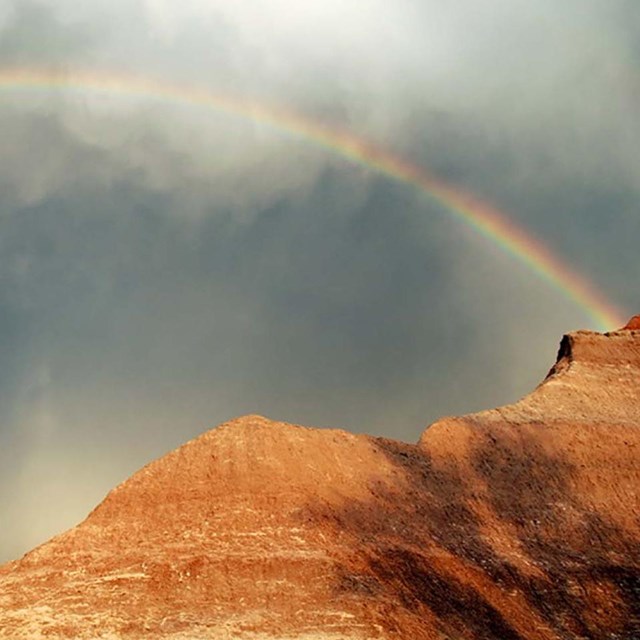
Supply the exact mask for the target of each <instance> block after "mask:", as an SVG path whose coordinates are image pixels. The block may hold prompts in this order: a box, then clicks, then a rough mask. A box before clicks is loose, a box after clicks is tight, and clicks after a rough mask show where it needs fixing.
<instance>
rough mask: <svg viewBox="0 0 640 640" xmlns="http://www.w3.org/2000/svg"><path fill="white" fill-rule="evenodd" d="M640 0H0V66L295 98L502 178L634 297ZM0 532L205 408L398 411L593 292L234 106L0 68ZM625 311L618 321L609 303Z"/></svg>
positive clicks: (9, 545)
mask: <svg viewBox="0 0 640 640" xmlns="http://www.w3.org/2000/svg"><path fill="white" fill-rule="evenodd" d="M639 16H640V12H639V11H638V8H637V6H636V3H634V2H631V1H622V0H620V1H618V0H608V1H607V2H603V1H601V0H565V1H564V2H562V3H561V4H558V3H557V2H551V1H550V0H538V1H537V2H534V3H532V2H530V1H528V0H527V1H525V0H516V1H514V0H509V1H508V2H507V1H506V0H485V1H483V2H475V1H472V0H457V1H450V2H442V1H439V2H435V1H431V0H396V1H394V2H388V1H387V0H384V1H383V0H367V1H366V2H365V1H364V0H322V1H315V0H313V1H311V0H305V1H304V2H293V1H292V0H236V1H235V2H216V1H211V0H182V1H181V2H180V3H176V2H173V1H170V0H146V1H142V0H137V1H132V0H126V1H124V0H108V1H107V0H86V1H85V2H82V3H78V2H77V0H56V1H55V2H53V1H51V2H45V1H41V2H36V1H30V0H27V1H24V0H15V1H14V2H9V1H7V0H0V67H1V68H2V69H11V68H32V69H56V70H68V71H70V72H72V71H73V70H77V69H82V70H84V71H86V70H92V69H95V70H103V71H104V70H108V71H112V72H115V73H117V72H127V73H131V74H135V75H141V76H149V77H152V78H156V79H161V80H167V81H172V82H180V83H184V84H193V85H194V86H198V87H205V88H209V89H210V90H212V91H215V92H217V93H222V94H228V95H233V96H238V97H242V98H245V99H249V100H255V101H257V102H261V103H265V104H271V105H281V106H285V107H287V108H289V109H291V110H293V111H298V112H300V113H302V114H305V115H306V116H308V117H310V118H312V119H316V120H318V121H319V122H321V123H324V124H325V125H327V126H336V127H339V128H341V129H347V130H350V131H352V132H353V133H354V134H356V135H359V136H362V137H363V138H365V139H368V140H371V141H372V142H375V143H376V144H378V145H379V146H382V147H384V148H387V149H389V150H391V151H393V152H394V153H396V154H398V155H400V156H403V157H405V158H407V159H409V160H412V161H414V162H416V163H418V164H420V165H422V166H424V167H425V168H427V169H429V170H430V171H432V172H434V173H436V174H437V175H439V176H440V177H441V178H442V179H444V180H446V181H448V182H450V183H451V184H453V185H458V186H460V187H462V188H464V189H467V190H470V191H472V192H473V193H475V194H477V195H478V196H479V197H481V198H484V199H486V200H488V201H489V202H492V203H494V204H495V205H496V206H498V207H499V208H501V209H502V210H503V211H505V212H506V213H507V214H508V215H509V216H510V217H511V218H512V219H513V220H514V221H516V222H517V223H519V224H521V225H522V226H524V227H525V228H527V229H529V230H531V232H532V233H534V234H535V235H536V236H537V237H538V238H540V239H541V240H543V241H544V243H545V244H546V245H547V246H548V247H549V248H550V249H551V250H553V251H554V252H556V253H558V254H559V255H562V256H563V258H564V260H565V261H566V262H567V263H568V264H570V265H571V266H572V267H573V268H574V270H575V271H577V272H579V273H581V274H583V275H584V276H585V277H586V278H587V279H589V280H591V281H592V282H593V283H594V284H595V286H596V287H597V288H599V289H600V290H601V291H602V292H603V293H604V294H605V295H606V296H607V297H608V298H609V299H610V300H611V302H612V303H614V304H616V305H617V306H618V307H620V308H621V309H622V310H623V311H624V312H625V313H627V312H628V313H629V314H631V313H632V312H634V311H635V312H637V311H638V309H639V308H640V300H639V299H638V289H637V246H638V240H639V239H640V215H639V213H638V203H639V201H640V198H639V196H640V154H639V153H638V148H639V142H640V141H639V137H640V136H639V133H640V119H639V118H638V117H637V114H638V107H639V104H638V103H639V100H640V77H639V75H638V71H637V69H638V68H639V65H638V63H639V62H640V46H639V45H638V43H639V42H640V18H639ZM0 150H1V151H2V161H1V162H0V274H1V280H0V353H1V355H2V367H1V368H0V399H1V400H2V402H1V404H0V420H1V422H0V522H2V527H0V561H1V560H7V559H10V558H13V557H16V556H18V555H19V554H21V553H22V552H24V551H26V550H27V549H29V548H30V547H32V546H33V545H35V544H37V543H39V542H42V541H44V540H45V539H46V538H47V537H49V536H51V535H53V534H54V533H57V532H59V531H61V530H63V529H64V528H66V527H69V526H72V525H73V524H75V523H76V522H77V521H79V520H80V519H82V518H83V517H84V515H85V514H86V513H87V512H88V511H89V510H90V509H91V508H92V507H93V506H94V505H95V504H96V503H97V502H98V501H99V500H100V499H101V498H102V497H103V495H104V494H105V493H106V491H108V490H109V489H110V488H111V487H112V486H113V485H114V484H116V483H117V482H119V481H121V480H123V479H124V478H126V477H127V476H128V475H129V474H131V473H132V472H133V471H135V470H136V469H137V468H139V467H140V466H141V465H143V464H144V463H146V462H148V461H149V460H150V459H152V458H154V457H156V456H159V455H161V454H163V453H164V452H166V451H167V450H169V449H172V448H173V447H175V446H177V445H179V444H181V443H182V442H184V441H185V440H187V439H189V438H191V437H193V436H195V435H197V434H198V433H200V432H202V431H204V430H205V429H207V428H210V427H212V426H214V425H216V424H218V423H219V422H221V421H223V420H225V419H228V418H231V417H233V416H236V415H240V414H247V413H262V414H265V415H267V416H269V417H272V418H277V419H284V420H289V421H294V422H300V423H303V424H308V425H318V426H338V427H344V428H347V429H351V430H354V431H364V432H368V433H373V434H384V435H387V436H390V437H395V438H401V439H405V440H409V441H413V440H416V439H417V438H418V436H419V434H420V432H421V431H422V429H423V428H424V427H425V426H426V425H427V424H429V423H430V422H432V421H433V420H435V419H436V418H438V417H439V416H442V415H445V414H450V413H456V414H460V413H464V412H468V411H473V410H479V409H482V408H488V407H491V406H495V405H497V404H500V403H506V402H510V401H513V400H515V399H517V398H518V397H520V396H521V395H523V394H525V393H526V392H528V391H529V390H530V389H531V388H532V387H533V386H534V385H535V384H537V382H539V380H540V379H541V378H542V377H543V376H544V375H545V373H546V371H547V370H548V368H549V367H550V365H551V364H552V363H553V359H554V356H555V352H556V347H557V343H558V341H559V339H560V337H561V335H562V333H563V332H566V331H569V330H573V329H577V328H595V322H594V319H593V318H592V317H590V316H589V315H588V313H586V311H585V310H584V309H581V308H579V307H577V306H576V305H575V303H572V302H571V301H570V300H568V299H566V298H564V297H563V296H562V295H561V294H559V293H558V292H557V291H556V290H554V289H552V288H550V287H549V285H548V284H546V283H544V282H543V281H541V280H540V279H539V278H538V277H537V276H536V275H535V274H533V273H531V272H530V271H528V270H527V268H526V267H524V266H522V265H520V264H519V263H517V262H515V261H514V260H513V258H511V257H509V256H507V255H505V254H503V253H501V251H500V250H499V249H498V248H496V247H495V246H492V245H491V244H490V243H488V242H487V241H486V240H484V239H482V238H480V237H478V236H477V235H476V234H475V233H474V232H473V231H472V230H471V229H469V228H467V227H464V226H462V225H461V224H460V223H459V222H456V221H455V220H454V219H453V218H452V217H451V216H449V215H447V212H446V211H444V210H443V209H442V208H441V207H440V206H438V205H437V204H436V203H434V202H431V201H429V200H428V199H427V198H425V197H424V196H423V195H421V194H420V193H418V192H416V191H415V190H413V189H412V188H410V187H408V186H407V185H404V184H401V183H398V182H396V181H394V180H392V179H390V178H389V177H386V176H384V175H380V174H378V173H376V172H375V171H373V170H371V169H367V168H363V167H361V166H358V165H355V164H354V163H352V162H351V161H349V160H348V159H346V158H344V157H341V156H340V155H339V154H337V153H333V152H330V151H328V150H326V149H322V148H320V147H318V146H316V145H314V144H312V143H311V142H309V141H308V140H304V139H300V138H299V137H296V136H295V135H292V134H288V133H286V132H283V131H277V130H274V129H273V128H269V127H266V126H264V125H260V124H259V123H256V122H253V121H250V120H247V119H246V118H241V117H235V116H231V115H223V114H219V113H215V112H213V111H212V110H203V109H199V108H196V107H189V106H185V105H179V104H172V103H167V102H163V101H161V100H154V99H151V98H150V99H144V98H140V97H135V96H131V97H127V96H115V95H106V94H101V93H96V92H82V91H61V90H54V89H47V90H34V89H24V88H23V89H16V88H13V89H10V88H9V89H8V88H2V87H0ZM612 328H613V327H612Z"/></svg>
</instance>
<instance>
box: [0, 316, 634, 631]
mask: <svg viewBox="0 0 640 640" xmlns="http://www.w3.org/2000/svg"><path fill="white" fill-rule="evenodd" d="M639 398H640V330H638V326H637V325H636V324H634V322H633V321H632V322H631V323H630V324H629V325H627V327H626V328H625V329H624V330H620V331H617V332H612V333H609V334H599V333H595V332H586V331H579V332H576V333H572V334H569V335H567V336H565V337H564V338H563V340H562V343H561V347H560V352H559V354H558V361H557V362H556V364H555V365H554V367H553V368H552V369H551V371H550V373H549V375H548V377H547V378H546V379H545V380H544V382H543V383H542V384H541V385H540V386H539V387H538V388H537V389H536V390H535V391H534V392H533V393H532V394H530V395H529V396H527V397H526V398H524V399H522V400H521V401H519V402H517V403H515V404H513V405H510V406H506V407H501V408H499V409H494V410H491V411H486V412H481V413H477V414H473V415H468V416H463V417H459V418H446V419H443V420H440V421H438V422H436V423H435V424H434V425H432V426H430V427H429V428H427V429H426V431H425V432H424V434H423V435H422V437H421V438H420V441H419V443H417V444H416V445H410V444H404V443H401V442H396V441H393V440H388V439H384V438H374V437H369V436H364V435H354V434H351V433H348V432H345V431H340V430H329V429H322V430H320V429H309V428H305V427H300V426H295V425H290V424H285V423H281V422H273V421H271V420H267V419H266V418H263V417H260V416H247V417H244V418H240V419H237V420H233V421H231V422H229V423H226V424H224V425H222V426H220V427H218V428H216V429H213V430H211V431H209V432H207V433H205V434H203V435H202V436H200V437H199V438H196V439H195V440H192V441H191V442H188V443H187V444H185V445H184V446H182V447H180V448H179V449H177V450H175V451H173V452H172V453H170V454H168V455H167V456H165V457H163V458H161V459H159V460H156V461H154V462H152V463H150V464H149V465H147V466H146V467H144V468H143V469H141V470H140V471H139V472H138V473H136V474H135V475H133V476H132V477H131V478H130V479H129V480H127V481H126V482H124V483H123V484H122V485H120V486H118V487H116V488H115V489H114V490H113V491H112V492H111V493H110V494H109V495H108V496H107V497H106V499H105V500H104V501H103V502H102V503H101V504H100V505H99V506H98V507H97V508H96V509H95V510H94V511H93V512H92V513H91V514H90V515H89V516H88V517H87V519H86V520H85V521H84V522H82V523H81V524H80V525H78V526H77V527H75V528H74V529H72V530H70V531H67V532H66V533H63V534H62V535H60V536H57V537H56V538H54V539H52V540H51V541H49V542H48V543H46V544H44V545H42V546H41V547H38V548H37V549H35V550H33V551H31V552H30V553H28V554H26V555H25V556H24V557H23V558H22V559H20V560H18V561H16V562H13V563H10V564H8V565H5V566H4V567H2V568H0V638H3V639H4V638H7V639H11V640H14V639H15V640H17V639H32V638H61V639H62V638H64V639H71V638H74V639H75V638H87V639H88V638H105V639H107V638H109V639H113V640H115V639H116V638H123V639H127V640H129V639H131V640H133V639H138V638H159V639H162V638H167V639H168V638H171V639H175V640H177V639H184V640H186V639H194V640H195V639H199V638H202V639H209V638H220V639H223V638H239V639H253V640H258V639H263V640H267V639H273V638H282V639H284V638H291V639H293V638H296V639H300V640H312V639H318V640H320V639H327V640H328V639H331V640H339V639H344V640H346V639H355V638H372V639H373V638H379V639H381V640H382V639H387V638H403V639H412V640H413V639H415V640H422V639H424V640H431V639H433V640H454V639H455V640H568V639H589V640H599V639H602V640H605V639H607V640H616V639H617V640H637V639H638V638H640V502H639V487H640V470H639V466H640V465H639V464H638V463H639V461H640V401H639Z"/></svg>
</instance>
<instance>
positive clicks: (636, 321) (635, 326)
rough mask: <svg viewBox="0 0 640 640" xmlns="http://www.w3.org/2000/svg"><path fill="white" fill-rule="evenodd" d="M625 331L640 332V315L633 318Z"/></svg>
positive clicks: (625, 327)
mask: <svg viewBox="0 0 640 640" xmlns="http://www.w3.org/2000/svg"><path fill="white" fill-rule="evenodd" d="M622 330H623V331H640V315H639V316H633V318H631V320H629V322H627V324H626V325H625V326H624V328H623V329H622Z"/></svg>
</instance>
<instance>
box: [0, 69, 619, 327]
mask: <svg viewBox="0 0 640 640" xmlns="http://www.w3.org/2000/svg"><path fill="white" fill-rule="evenodd" d="M52 88H58V89H73V90H81V91H97V92H107V93H109V94H116V95H123V96H139V97H148V98H153V99H162V100H164V101H168V102H175V103H180V104H189V105H197V106H200V107H206V108H211V109H214V110H216V111H221V112H226V113H230V114H235V115H237V116H240V117H245V118H250V119H251V120H255V121H257V122H260V123H264V124H268V125H270V126H272V127H275V128H277V129H280V130H282V131H286V132H289V133H292V134H295V135H297V136H300V137H301V138H304V139H307V140H309V141H311V142H313V143H315V144H317V145H320V146H322V147H325V148H327V149H329V150H331V151H333V152H335V153H338V154H340V155H341V156H344V157H345V158H348V159H351V160H352V161H354V162H356V163H359V164H361V165H364V166H366V167H369V168H371V169H374V170H376V171H378V172H380V173H381V174H384V175H386V176H389V177H391V178H393V179H395V180H399V181H401V182H404V183H406V184H409V185H412V186H413V187H414V188H416V189H418V190H419V191H420V192H422V193H423V194H424V195H426V196H427V197H429V198H431V199H432V200H435V201H436V202H438V203H439V204H440V205H441V206H442V207H443V208H444V210H446V211H447V212H448V213H449V214H450V215H451V216H453V217H454V218H456V219H458V220H459V221H460V222H462V223H463V224H465V225H467V226H469V227H471V228H472V229H474V230H475V231H476V232H477V233H478V234H480V235H481V236H483V237H484V238H486V239H487V240H488V241H490V242H491V243H492V244H493V245H495V246H497V247H499V248H500V249H501V250H502V251H504V252H505V253H507V254H509V255H510V256H511V257H512V258H513V259H515V260H516V261H518V262H520V263H522V264H523V265H525V266H526V267H527V268H528V269H529V270H530V271H531V272H533V273H535V274H536V275H537V276H538V277H539V278H541V279H542V280H543V281H545V282H546V283H547V284H548V285H549V286H550V287H552V288H553V289H555V290H557V291H558V292H559V293H561V294H562V295H563V296H564V297H565V298H567V299H568V300H571V301H572V302H573V303H575V304H576V305H577V306H578V307H580V308H581V309H582V310H584V311H585V312H586V313H587V315H588V316H589V317H590V318H592V319H593V321H594V322H595V324H596V325H597V327H596V328H597V329H599V330H611V329H614V328H617V327H621V326H622V325H623V324H624V323H625V318H624V317H623V316H622V314H621V313H620V311H619V310H618V309H616V308H615V306H614V305H613V304H611V302H609V301H608V300H607V299H606V297H605V296H604V295H603V294H602V293H601V292H600V291H598V290H597V288H596V287H595V286H594V285H593V284H592V283H591V282H589V281H588V280H587V279H586V278H584V277H583V276H581V275H580V274H579V273H577V272H576V271H575V270H573V269H572V268H571V267H570V266H569V265H568V264H566V263H565V261H563V260H561V259H560V257H558V256H557V255H555V254H554V253H553V252H552V251H551V250H550V249H549V248H548V247H546V246H545V245H544V244H543V243H542V242H541V241H540V240H539V239H537V238H535V237H534V235H533V234H532V233H530V232H529V231H527V230H525V229H524V228H523V227H522V226H520V225H518V224H516V223H515V222H514V221H513V220H512V219H510V218H509V217H508V216H507V215H506V214H505V213H504V212H502V211H500V210H499V209H497V208H496V207H494V206H492V205H490V204H489V203H487V202H485V201H484V200H482V199H480V198H477V197H475V196H474V195H473V194H471V193H469V192H467V191H465V190H464V189H461V188H459V187H457V186H455V185H453V184H450V183H448V182H446V181H444V180H442V179H440V178H439V177H437V176H436V175H434V174H433V173H431V172H429V171H428V170H427V169H425V168H424V167H421V166H418V165H417V164H415V163H412V162H410V161H408V160H405V159H403V158H402V157H400V156H398V155H396V154H394V153H393V152H391V151H388V150H386V149H383V148H381V147H379V146H377V145H375V144H372V143H370V142H368V141H366V140H363V139H362V138H359V137H357V136H355V135H353V134H352V133H349V132H347V131H343V130H338V129H335V128H330V127H327V126H324V125H322V124H321V123H318V122H315V121H313V120H312V119H310V118H306V117H304V116H302V115H300V114H297V113H294V112H292V111H289V110H286V109H282V108H279V107H273V106H267V105H264V104H261V103H258V102H252V101H250V100H242V99H238V98H234V97H232V96H227V95H222V94H218V93H214V92H212V91H209V90H207V89H202V88H198V87H193V86H187V85H181V84H175V83H171V82H166V81H162V80H156V79H151V78H146V77H141V76H134V75H127V74H124V73H112V72H98V71H65V72H57V71H48V70H37V69H24V68H13V69H4V70H2V69H0V90H4V91H17V90H21V89H22V90H24V89H52Z"/></svg>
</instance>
